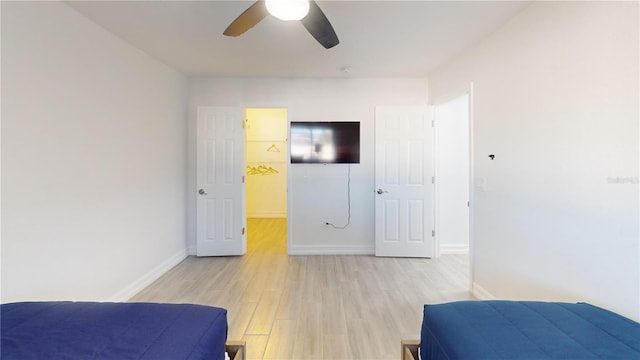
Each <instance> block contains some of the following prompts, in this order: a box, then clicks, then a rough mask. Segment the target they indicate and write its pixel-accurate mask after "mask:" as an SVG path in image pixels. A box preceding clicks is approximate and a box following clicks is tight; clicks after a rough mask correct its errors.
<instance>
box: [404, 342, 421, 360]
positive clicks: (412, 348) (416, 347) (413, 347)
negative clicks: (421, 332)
mask: <svg viewBox="0 0 640 360" xmlns="http://www.w3.org/2000/svg"><path fill="white" fill-rule="evenodd" d="M400 345H401V350H402V355H401V356H400V359H402V360H418V359H419V358H418V351H420V340H402V341H401V342H400Z"/></svg>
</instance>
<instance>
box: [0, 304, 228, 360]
mask: <svg viewBox="0 0 640 360" xmlns="http://www.w3.org/2000/svg"><path fill="white" fill-rule="evenodd" d="M0 316H1V318H0V320H1V323H2V326H1V329H0V333H1V338H2V339H1V340H2V341H1V346H2V347H1V348H0V358H2V360H10V359H20V360H24V359H118V360H125V359H148V360H162V359H167V360H169V359H171V360H177V359H192V360H195V359H212V360H223V359H224V354H225V342H226V337H227V311H226V310H225V309H220V308H214V307H209V306H200V305H189V304H153V303H96V302H24V303H10V304H3V305H1V313H0Z"/></svg>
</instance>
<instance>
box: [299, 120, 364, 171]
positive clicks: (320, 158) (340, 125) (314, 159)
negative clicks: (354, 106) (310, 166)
mask: <svg viewBox="0 0 640 360" xmlns="http://www.w3.org/2000/svg"><path fill="white" fill-rule="evenodd" d="M290 139H291V163H292V164H303V163H319V164H359V163H360V123H359V122H354V121H350V122H347V121H325V122H301V121H292V122H291V136H290Z"/></svg>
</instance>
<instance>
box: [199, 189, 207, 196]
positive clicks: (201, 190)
mask: <svg viewBox="0 0 640 360" xmlns="http://www.w3.org/2000/svg"><path fill="white" fill-rule="evenodd" d="M198 194H200V195H207V193H206V192H205V191H204V189H200V190H198Z"/></svg>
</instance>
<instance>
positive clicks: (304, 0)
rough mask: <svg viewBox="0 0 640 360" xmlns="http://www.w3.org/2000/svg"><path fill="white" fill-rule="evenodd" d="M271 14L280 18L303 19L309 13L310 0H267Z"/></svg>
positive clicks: (288, 19) (266, 3)
mask: <svg viewBox="0 0 640 360" xmlns="http://www.w3.org/2000/svg"><path fill="white" fill-rule="evenodd" d="M265 5H266V6H267V11H268V12H269V14H271V15H273V16H275V17H277V18H278V19H280V20H284V21H290V20H301V19H303V18H304V17H305V16H307V14H308V13H309V0H265Z"/></svg>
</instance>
